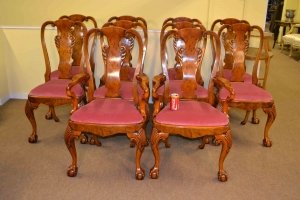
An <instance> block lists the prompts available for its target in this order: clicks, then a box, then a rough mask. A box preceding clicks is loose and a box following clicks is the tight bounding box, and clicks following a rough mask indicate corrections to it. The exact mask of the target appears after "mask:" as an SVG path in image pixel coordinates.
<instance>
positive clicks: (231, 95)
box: [213, 77, 235, 116]
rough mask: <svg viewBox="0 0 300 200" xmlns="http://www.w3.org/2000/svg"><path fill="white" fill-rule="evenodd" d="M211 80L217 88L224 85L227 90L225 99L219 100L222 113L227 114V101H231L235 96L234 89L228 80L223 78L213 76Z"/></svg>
mask: <svg viewBox="0 0 300 200" xmlns="http://www.w3.org/2000/svg"><path fill="white" fill-rule="evenodd" d="M213 82H214V84H215V85H216V87H217V88H218V90H220V89H221V88H223V87H224V88H225V89H226V90H227V91H228V92H229V95H228V96H227V98H226V100H225V101H222V102H221V106H222V108H221V110H222V112H223V113H225V114H227V116H228V110H229V108H228V107H229V106H228V103H229V102H230V101H232V100H233V99H234V97H235V92H234V89H233V88H232V86H231V84H230V81H228V80H227V79H225V78H222V77H215V78H213Z"/></svg>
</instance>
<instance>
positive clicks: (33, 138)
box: [25, 99, 39, 143]
mask: <svg viewBox="0 0 300 200" xmlns="http://www.w3.org/2000/svg"><path fill="white" fill-rule="evenodd" d="M38 105H39V104H38V103H31V102H30V100H29V99H28V100H27V101H26V105H25V114H26V116H27V118H28V120H29V121H30V123H31V126H32V133H31V135H30V136H29V138H28V142H29V143H36V142H37V140H38V135H37V131H36V121H35V117H34V112H33V111H34V109H36V108H37V107H38Z"/></svg>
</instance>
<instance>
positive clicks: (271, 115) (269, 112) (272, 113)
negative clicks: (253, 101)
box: [263, 104, 276, 147]
mask: <svg viewBox="0 0 300 200" xmlns="http://www.w3.org/2000/svg"><path fill="white" fill-rule="evenodd" d="M263 111H264V112H265V113H266V114H267V115H268V118H267V122H266V126H265V130H264V139H263V145H264V146H265V147H271V146H272V141H271V139H270V138H269V130H270V127H271V125H272V124H273V122H274V120H275V118H276V108H275V105H274V104H273V105H272V107H269V108H263Z"/></svg>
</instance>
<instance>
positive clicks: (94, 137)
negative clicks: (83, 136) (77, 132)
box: [90, 135, 102, 147]
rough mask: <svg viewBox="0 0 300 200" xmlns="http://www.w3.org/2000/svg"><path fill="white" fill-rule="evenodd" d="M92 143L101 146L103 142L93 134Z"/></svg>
mask: <svg viewBox="0 0 300 200" xmlns="http://www.w3.org/2000/svg"><path fill="white" fill-rule="evenodd" d="M90 144H91V145H96V146H99V147H100V146H101V145H102V144H101V142H100V141H99V140H98V138H97V136H95V135H93V137H92V138H91V139H90Z"/></svg>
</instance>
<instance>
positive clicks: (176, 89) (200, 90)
mask: <svg viewBox="0 0 300 200" xmlns="http://www.w3.org/2000/svg"><path fill="white" fill-rule="evenodd" d="M182 82H183V81H182V80H169V87H170V94H171V93H177V94H179V96H181V94H182V91H181V84H182ZM164 89H165V88H164V86H162V87H160V88H158V90H157V94H158V95H163V94H164ZM196 95H197V97H198V98H202V99H203V98H208V91H207V89H205V88H204V87H202V86H201V85H198V87H197V90H196Z"/></svg>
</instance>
